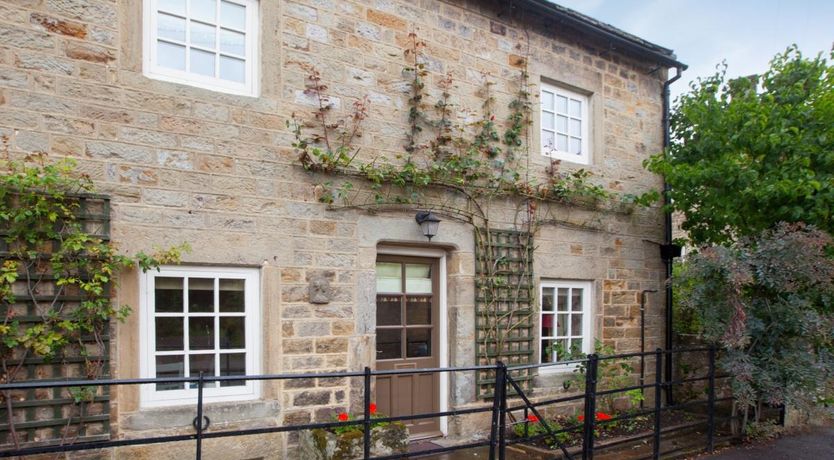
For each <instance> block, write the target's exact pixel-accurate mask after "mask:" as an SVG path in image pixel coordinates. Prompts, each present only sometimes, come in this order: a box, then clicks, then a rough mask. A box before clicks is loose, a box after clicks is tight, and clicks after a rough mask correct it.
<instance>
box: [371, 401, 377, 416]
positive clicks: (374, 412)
mask: <svg viewBox="0 0 834 460" xmlns="http://www.w3.org/2000/svg"><path fill="white" fill-rule="evenodd" d="M370 412H371V415H376V403H371V406H370Z"/></svg>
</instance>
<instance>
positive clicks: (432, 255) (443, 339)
mask: <svg viewBox="0 0 834 460" xmlns="http://www.w3.org/2000/svg"><path fill="white" fill-rule="evenodd" d="M376 253H377V256H381V255H385V256H406V257H408V256H410V257H422V258H425V259H437V265H438V273H437V278H438V280H437V282H438V286H439V288H438V291H439V292H438V293H437V304H438V305H437V310H438V312H439V313H438V316H439V321H438V325H437V326H438V333H437V337H438V342H439V343H438V344H437V345H438V353H439V354H440V356H439V359H438V366H439V367H448V366H449V317H448V314H449V310H448V308H447V305H446V289H447V282H446V281H447V280H446V251H445V250H443V249H436V248H420V247H404V246H387V245H379V246H377V249H376ZM374 363H376V357H374ZM439 380H440V391H439V394H440V405H439V406H438V407H440V412H446V411H447V410H449V373H448V372H441V373H440V379H439ZM440 432H441V433H442V434H443V436H447V435H448V434H449V420H448V417H440Z"/></svg>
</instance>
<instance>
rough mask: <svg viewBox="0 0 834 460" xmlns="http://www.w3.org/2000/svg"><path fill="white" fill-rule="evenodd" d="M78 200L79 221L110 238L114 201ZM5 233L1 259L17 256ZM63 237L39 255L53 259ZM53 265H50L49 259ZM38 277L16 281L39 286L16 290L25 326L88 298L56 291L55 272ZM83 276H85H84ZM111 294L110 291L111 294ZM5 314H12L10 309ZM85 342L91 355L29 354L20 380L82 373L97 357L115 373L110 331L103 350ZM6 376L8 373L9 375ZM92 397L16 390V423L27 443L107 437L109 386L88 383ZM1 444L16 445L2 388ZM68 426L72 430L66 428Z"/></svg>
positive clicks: (16, 310)
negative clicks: (46, 357)
mask: <svg viewBox="0 0 834 460" xmlns="http://www.w3.org/2000/svg"><path fill="white" fill-rule="evenodd" d="M73 199H77V203H78V208H77V215H76V217H77V222H78V223H79V224H80V225H81V229H82V230H83V231H84V232H85V233H87V234H89V235H91V236H93V237H96V238H100V239H102V240H104V241H109V239H110V200H109V198H107V197H105V196H100V195H79V196H77V197H74V198H73ZM2 236H5V234H4V233H3V232H2V230H1V229H0V263H2V262H3V261H5V260H7V259H9V258H11V257H13V256H12V253H10V251H9V248H8V247H7V246H6V242H5V239H4V238H2ZM58 244H59V243H58V242H57V241H55V242H53V243H52V247H51V248H49V247H44V248H42V251H43V252H42V253H40V254H39V255H38V259H39V260H47V259H48V258H49V257H50V254H51V252H52V251H54V250H55V249H56V248H57V247H58ZM44 265H47V264H44ZM35 272H36V274H37V276H35V277H32V278H30V279H28V280H27V279H26V278H21V279H20V280H19V281H18V282H17V283H16V284H15V286H14V290H15V292H16V293H18V294H22V293H25V292H27V291H28V290H29V289H33V288H34V289H36V291H33V292H35V295H34V296H33V297H30V296H28V295H16V299H15V303H14V304H12V305H11V306H10V307H9V308H11V310H12V312H13V315H14V319H15V320H17V321H18V322H19V323H20V325H21V326H29V325H32V324H35V323H38V322H41V321H43V315H46V314H49V310H50V309H52V310H53V311H61V312H62V316H63V315H66V314H68V313H69V312H70V311H72V309H73V308H76V307H77V305H78V303H79V302H80V301H82V300H83V297H82V296H80V295H79V294H80V293H78V292H73V291H63V293H62V295H58V296H56V295H54V293H55V292H59V291H57V290H56V286H55V278H54V276H53V275H52V274H51V273H49V272H46V271H40V270H35ZM81 278H82V279H83V276H82V277H81ZM105 295H108V293H105ZM2 310H3V311H0V313H1V314H4V315H5V314H8V313H9V312H8V311H6V310H5V309H2ZM82 339H83V341H84V346H85V347H86V348H87V352H88V353H92V355H91V356H87V357H86V358H85V357H84V356H82V355H81V354H80V353H79V352H78V350H71V349H68V351H67V352H66V353H65V354H64V355H63V356H61V357H59V358H56V359H54V360H52V361H45V360H44V359H42V358H37V357H31V356H30V357H27V358H25V359H24V360H23V363H24V365H23V368H22V369H21V370H20V372H19V373H18V375H17V376H16V377H15V381H27V380H49V379H66V378H81V379H83V378H84V377H85V375H86V374H87V372H88V369H87V363H88V362H96V363H98V364H100V365H101V368H102V375H101V376H100V377H106V376H108V375H109V368H110V365H109V364H110V357H109V346H107V344H108V343H109V335H104V336H102V337H101V339H102V340H103V341H104V345H105V346H104V347H103V353H101V352H100V351H99V347H98V346H97V344H96V343H95V341H94V338H92V337H84V338H82ZM19 362H20V360H19V356H12V357H11V359H9V360H8V362H7V365H9V366H15V365H16V364H18V363H19ZM3 378H4V379H5V376H4V377H3ZM87 390H88V391H92V392H93V393H92V396H91V397H85V400H84V402H83V403H82V404H79V403H78V402H77V395H75V394H73V393H72V392H71V391H70V389H67V388H53V389H33V390H25V391H12V392H10V394H9V396H10V398H11V400H12V401H13V403H12V406H13V413H14V417H15V420H16V422H15V424H14V428H15V431H16V432H17V437H18V440H19V442H20V443H21V444H24V443H31V442H39V443H40V442H43V443H55V442H68V443H72V442H77V441H82V440H83V441H96V440H107V439H109V438H110V392H109V389H108V387H100V388H88V389H87ZM0 398H2V402H1V403H0V444H6V445H8V444H10V443H11V439H10V435H9V429H10V427H9V425H8V423H7V418H8V410H7V406H6V401H5V398H6V395H4V394H2V392H0ZM65 431H66V432H65Z"/></svg>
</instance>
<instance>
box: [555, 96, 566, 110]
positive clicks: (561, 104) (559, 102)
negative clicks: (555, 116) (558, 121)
mask: <svg viewBox="0 0 834 460" xmlns="http://www.w3.org/2000/svg"><path fill="white" fill-rule="evenodd" d="M556 111H557V112H559V113H568V98H566V97H565V96H557V97H556Z"/></svg>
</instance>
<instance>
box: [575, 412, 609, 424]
mask: <svg viewBox="0 0 834 460" xmlns="http://www.w3.org/2000/svg"><path fill="white" fill-rule="evenodd" d="M576 418H577V420H579V421H580V422H584V421H585V416H584V415H580V416H578V417H576ZM594 418H595V419H596V421H598V422H600V421H605V420H611V416H610V415H608V414H606V413H605V412H597V415H596V417H594Z"/></svg>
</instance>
